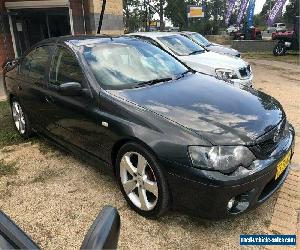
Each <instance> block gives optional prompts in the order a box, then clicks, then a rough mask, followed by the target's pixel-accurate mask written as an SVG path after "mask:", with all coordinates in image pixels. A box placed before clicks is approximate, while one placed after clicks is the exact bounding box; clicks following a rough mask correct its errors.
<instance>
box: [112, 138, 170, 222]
mask: <svg viewBox="0 0 300 250" xmlns="http://www.w3.org/2000/svg"><path fill="white" fill-rule="evenodd" d="M116 173H117V180H118V184H119V186H120V189H121V192H122V194H123V196H124V198H125V199H126V201H127V203H128V204H129V206H130V207H131V208H132V209H133V210H134V211H136V212H137V213H139V214H140V215H142V216H144V217H147V218H152V219H155V218H158V217H160V216H161V215H163V214H164V213H165V212H167V211H168V208H169V201H170V196H169V190H168V185H167V181H166V179H165V177H164V174H163V172H162V170H161V168H160V166H159V164H158V163H157V161H156V159H155V157H154V156H153V154H152V153H150V152H149V151H148V150H146V149H145V148H144V147H142V146H141V145H139V144H137V143H133V142H131V143H127V144H125V145H124V146H123V147H122V148H121V149H120V151H119V153H118V156H117V161H116Z"/></svg>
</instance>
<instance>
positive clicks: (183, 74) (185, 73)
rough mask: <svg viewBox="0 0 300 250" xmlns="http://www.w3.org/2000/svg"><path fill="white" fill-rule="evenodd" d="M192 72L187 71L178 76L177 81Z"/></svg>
mask: <svg viewBox="0 0 300 250" xmlns="http://www.w3.org/2000/svg"><path fill="white" fill-rule="evenodd" d="M190 72H192V71H191V70H187V71H185V72H183V73H181V74H179V75H177V77H176V80H179V79H180V78H183V77H184V76H185V75H187V74H188V73H190Z"/></svg>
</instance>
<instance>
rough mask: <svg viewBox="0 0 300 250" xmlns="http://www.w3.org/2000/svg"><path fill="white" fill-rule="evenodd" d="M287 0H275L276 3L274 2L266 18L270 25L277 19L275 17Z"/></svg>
mask: <svg viewBox="0 0 300 250" xmlns="http://www.w3.org/2000/svg"><path fill="white" fill-rule="evenodd" d="M286 1H287V0H277V1H276V3H275V4H274V6H273V8H272V10H271V12H270V15H269V18H268V25H269V26H272V24H274V22H275V20H276V19H277V17H278V16H279V15H280V14H281V13H282V10H283V6H284V5H285V3H286Z"/></svg>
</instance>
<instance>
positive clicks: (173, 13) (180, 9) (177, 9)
mask: <svg viewBox="0 0 300 250" xmlns="http://www.w3.org/2000/svg"><path fill="white" fill-rule="evenodd" d="M166 2H167V6H166V8H165V15H166V16H167V17H168V18H169V19H170V20H171V21H172V23H173V25H174V26H176V27H179V28H180V29H183V28H185V27H186V24H187V17H186V9H187V4H186V2H185V1H183V0H166Z"/></svg>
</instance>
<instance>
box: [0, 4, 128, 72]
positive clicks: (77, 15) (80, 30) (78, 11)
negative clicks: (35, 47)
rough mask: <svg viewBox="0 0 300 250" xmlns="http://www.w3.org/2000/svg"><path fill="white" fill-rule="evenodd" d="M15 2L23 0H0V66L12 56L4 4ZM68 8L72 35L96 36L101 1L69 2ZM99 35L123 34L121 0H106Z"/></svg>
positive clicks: (10, 38)
mask: <svg viewBox="0 0 300 250" xmlns="http://www.w3.org/2000/svg"><path fill="white" fill-rule="evenodd" d="M17 1H24V0H0V17H1V19H0V66H1V65H2V63H3V62H4V60H6V58H7V57H13V56H14V52H13V45H12V37H11V34H10V27H9V22H8V17H7V15H3V14H4V13H5V14H6V9H5V2H17ZM35 1H47V0H35ZM49 1H51V0H49ZM70 8H71V10H72V11H71V12H72V19H73V29H74V34H75V35H77V34H84V33H85V32H86V33H87V34H96V31H97V28H98V23H99V19H100V13H101V8H102V0H83V1H82V0H70ZM84 16H85V18H84ZM2 22H3V24H4V31H3V29H2V28H1V23H2ZM101 33H102V34H116V35H119V34H123V33H124V25H123V1H122V0H107V3H106V11H105V14H104V18H103V26H102V30H101ZM4 38H5V39H4ZM4 40H6V41H7V42H6V46H5V45H4ZM0 68H1V67H0Z"/></svg>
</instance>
